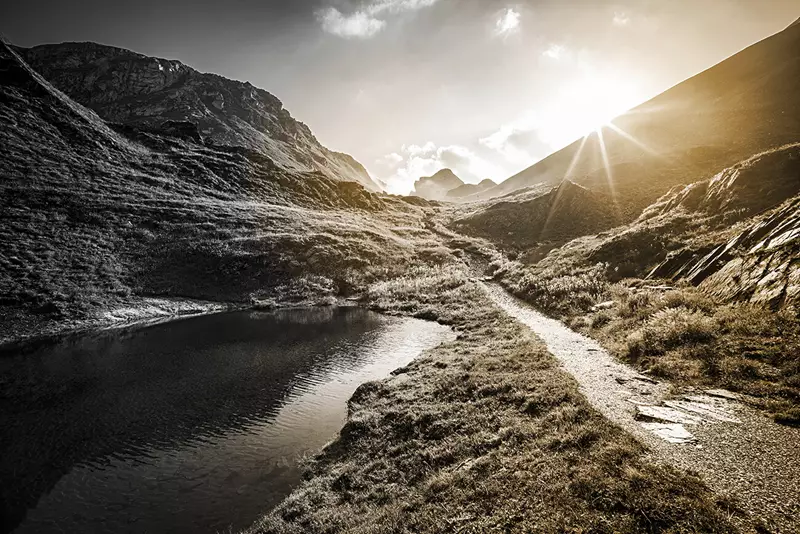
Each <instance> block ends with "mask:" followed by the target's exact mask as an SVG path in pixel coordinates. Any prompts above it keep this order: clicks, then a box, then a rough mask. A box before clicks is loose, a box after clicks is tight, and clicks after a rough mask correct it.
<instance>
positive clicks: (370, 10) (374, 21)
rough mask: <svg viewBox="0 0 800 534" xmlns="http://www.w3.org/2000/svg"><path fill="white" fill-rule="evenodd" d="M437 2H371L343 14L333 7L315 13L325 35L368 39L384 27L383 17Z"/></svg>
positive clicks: (426, 0)
mask: <svg viewBox="0 0 800 534" xmlns="http://www.w3.org/2000/svg"><path fill="white" fill-rule="evenodd" d="M437 1H438V0H373V1H372V2H369V3H367V4H366V5H364V6H362V7H361V8H360V9H358V10H356V11H354V12H352V13H350V14H347V15H346V14H344V13H342V12H341V11H339V10H338V9H337V8H335V7H327V8H323V9H320V10H319V11H317V12H316V16H317V20H318V21H319V23H320V25H321V26H322V29H323V30H324V31H326V32H327V33H330V34H333V35H336V36H338V37H343V38H345V39H351V38H357V39H369V38H370V37H373V36H374V35H376V34H377V33H378V32H380V31H381V30H382V29H383V28H384V27H386V24H387V22H386V19H385V15H393V14H398V13H402V12H405V11H415V10H417V9H422V8H424V7H430V6H432V5H433V4H435V3H436V2H437Z"/></svg>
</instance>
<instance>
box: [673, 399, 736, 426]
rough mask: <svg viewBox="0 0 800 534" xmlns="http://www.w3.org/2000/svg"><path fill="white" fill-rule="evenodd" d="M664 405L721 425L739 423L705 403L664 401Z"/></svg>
mask: <svg viewBox="0 0 800 534" xmlns="http://www.w3.org/2000/svg"><path fill="white" fill-rule="evenodd" d="M664 404H665V405H666V406H669V407H670V408H675V409H676V410H684V411H686V412H692V413H695V414H697V415H700V416H702V417H704V418H706V419H711V420H713V421H720V422H723V423H741V421H740V420H739V419H737V418H736V417H734V416H733V415H732V414H730V413H728V412H727V411H725V410H723V409H722V408H720V407H719V406H715V405H713V404H708V403H705V402H697V401H695V400H675V401H665V402H664Z"/></svg>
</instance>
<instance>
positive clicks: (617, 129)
mask: <svg viewBox="0 0 800 534" xmlns="http://www.w3.org/2000/svg"><path fill="white" fill-rule="evenodd" d="M604 126H606V127H608V128H610V129H612V130H614V132H615V133H617V134H618V135H621V136H622V137H624V138H625V139H627V140H628V141H630V142H631V143H633V144H634V145H636V146H638V147H639V148H641V149H642V150H644V151H645V152H647V153H648V154H650V155H651V156H655V157H657V158H665V156H664V155H663V154H660V153H658V152H657V151H656V150H654V149H652V148H650V147H649V146H647V145H646V144H644V143H643V142H641V141H639V140H638V139H636V138H635V137H634V136H632V135H631V134H629V133H628V132H626V131H625V130H623V129H622V128H620V127H619V126H617V125H616V124H614V123H613V122H609V123H606V124H604Z"/></svg>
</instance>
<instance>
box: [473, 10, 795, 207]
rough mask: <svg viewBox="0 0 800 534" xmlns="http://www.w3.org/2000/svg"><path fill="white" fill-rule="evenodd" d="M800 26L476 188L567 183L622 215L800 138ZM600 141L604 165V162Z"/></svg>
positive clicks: (493, 192)
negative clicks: (597, 192) (593, 192)
mask: <svg viewBox="0 0 800 534" xmlns="http://www.w3.org/2000/svg"><path fill="white" fill-rule="evenodd" d="M798 94H800V25H798V24H797V23H795V24H792V25H791V26H790V27H788V28H787V29H785V30H784V31H782V32H780V33H778V34H776V35H773V36H772V37H769V38H767V39H764V40H763V41H761V42H759V43H756V44H754V45H752V46H750V47H749V48H747V49H745V50H742V51H741V52H739V53H737V54H735V55H734V56H731V57H730V58H728V59H726V60H724V61H722V62H721V63H719V64H718V65H716V66H714V67H712V68H710V69H708V70H706V71H704V72H702V73H700V74H698V75H696V76H694V77H692V78H689V79H688V80H686V81H684V82H682V83H680V84H678V85H676V86H675V87H672V88H671V89H669V90H667V91H665V92H664V93H662V94H660V95H658V96H657V97H655V98H653V99H652V100H650V101H648V102H645V103H644V104H642V105H640V106H638V107H636V108H634V109H633V110H631V111H630V112H628V113H626V114H624V115H622V116H620V117H618V118H616V119H615V120H614V121H613V124H614V127H613V128H612V127H604V128H603V129H602V138H601V137H600V135H598V134H597V133H593V134H591V135H589V136H588V137H587V138H586V139H585V140H579V141H576V142H574V143H572V144H571V145H569V146H567V147H566V148H564V149H562V150H559V151H558V152H555V153H554V154H551V155H550V156H548V157H547V158H545V159H543V160H542V161H540V162H538V163H536V164H535V165H533V166H531V167H529V168H527V169H525V170H524V171H522V172H520V173H519V174H517V175H515V176H512V177H511V178H509V179H508V180H506V181H504V182H502V183H501V184H499V185H498V186H497V187H495V188H493V189H490V190H488V191H486V192H484V193H483V194H482V195H481V196H482V198H490V197H496V196H501V195H504V194H507V193H510V192H513V191H515V190H519V189H521V188H525V187H529V186H532V185H535V184H538V183H547V184H557V183H558V182H560V181H561V180H562V179H569V180H572V181H575V182H577V183H580V184H582V185H585V186H587V187H589V188H593V189H594V188H598V189H603V190H605V192H607V193H611V192H612V191H611V189H615V191H614V193H615V194H616V195H618V196H619V198H618V200H619V202H620V203H621V204H622V209H623V211H626V212H627V213H628V216H629V218H631V219H632V218H635V216H636V214H637V213H638V212H639V211H641V210H642V209H643V208H644V207H646V206H647V205H649V204H650V203H652V202H653V201H655V199H656V198H658V197H659V196H660V195H662V194H664V193H665V192H667V191H668V190H669V189H670V188H671V187H672V186H674V185H677V184H683V185H685V184H688V183H690V182H693V181H695V180H697V179H698V178H703V177H709V176H711V175H713V174H715V173H716V172H718V171H719V170H720V169H723V168H725V167H728V166H730V165H733V164H735V163H736V162H737V161H741V160H743V159H746V158H748V157H749V156H751V155H753V154H756V153H759V152H762V151H765V150H769V149H771V148H775V147H778V146H781V145H784V144H786V143H791V142H793V141H796V140H797V139H800V108H798V106H797V95H798ZM603 145H604V147H605V152H606V154H607V158H608V162H609V165H610V177H609V175H607V173H606V170H605V167H604V158H603V156H602V153H603Z"/></svg>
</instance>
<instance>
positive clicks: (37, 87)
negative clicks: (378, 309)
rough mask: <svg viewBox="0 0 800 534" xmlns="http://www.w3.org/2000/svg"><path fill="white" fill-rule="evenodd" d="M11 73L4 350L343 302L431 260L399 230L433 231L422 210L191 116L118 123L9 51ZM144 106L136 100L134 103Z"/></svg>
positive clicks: (0, 50) (4, 79)
mask: <svg viewBox="0 0 800 534" xmlns="http://www.w3.org/2000/svg"><path fill="white" fill-rule="evenodd" d="M71 46H72V45H70V46H68V48H70V47H71ZM90 48H91V47H90ZM98 49H99V50H103V51H105V50H107V49H106V47H99V48H98ZM49 50H52V49H49ZM56 57H60V56H56ZM70 57H71V56H70ZM40 61H43V60H42V59H41V58H40ZM83 61H84V60H83V59H82V58H77V59H74V63H71V64H72V65H73V67H71V68H75V69H78V70H80V68H79V67H80V65H83V66H84V67H83V70H82V71H81V72H83V74H82V76H84V77H85V78H81V79H87V80H88V79H89V77H90V76H91V73H92V72H96V70H95V67H94V66H92V65H93V64H85V63H83ZM141 61H146V60H144V59H142V60H141ZM60 62H61V59H59V60H58V64H59V65H61V63H60ZM40 68H42V70H44V71H47V70H48V69H47V68H43V65H41V64H40ZM131 68H132V69H133V72H134V73H138V72H141V71H140V70H139V69H140V67H139V66H132V67H131ZM176 68H177V67H176ZM64 69H66V67H64ZM64 69H61V68H59V69H55V70H56V71H57V72H63V71H64ZM165 69H166V66H165ZM156 70H158V69H156ZM0 72H2V76H0V146H2V147H3V148H2V151H3V157H2V158H0V178H1V179H0V242H2V243H3V253H2V254H0V343H2V342H3V341H8V340H11V339H19V338H21V337H24V336H29V335H40V334H45V333H49V332H57V331H62V330H64V329H65V328H67V329H69V328H77V327H79V326H81V325H91V324H107V323H112V322H115V321H119V320H122V319H124V318H126V317H127V318H131V317H134V318H135V317H137V316H148V315H149V314H153V313H159V311H158V310H159V309H167V311H169V310H172V313H174V312H175V310H180V309H182V308H181V306H183V305H184V303H186V304H187V305H189V304H191V302H195V301H197V300H202V301H214V302H225V303H238V304H249V303H251V302H252V301H253V300H254V299H255V300H258V301H261V300H264V299H266V300H275V301H280V300H281V299H284V298H289V297H287V295H288V296H290V297H291V296H292V295H299V296H302V295H305V294H308V293H309V292H311V293H315V294H316V293H319V292H322V294H327V295H328V296H334V295H338V294H344V295H346V294H348V293H349V292H351V291H354V290H355V289H354V288H358V287H360V286H361V285H362V284H363V283H366V281H368V280H369V279H370V276H375V274H374V273H377V272H381V273H385V272H393V270H395V269H400V270H402V269H406V268H408V266H409V265H410V264H411V263H414V264H416V263H418V262H422V263H425V261H426V260H425V259H424V258H423V257H422V256H425V255H426V254H428V252H429V251H427V249H426V246H425V245H424V244H422V245H420V243H419V239H417V238H415V237H413V236H412V235H406V234H405V233H403V232H404V230H402V229H403V228H406V229H412V231H413V229H418V231H419V232H422V234H424V231H423V230H422V228H423V215H424V213H425V209H427V208H425V206H416V205H412V204H410V203H407V202H405V201H404V200H403V199H402V198H400V197H392V196H388V195H383V194H376V193H373V192H371V191H368V190H366V189H365V188H364V187H363V186H362V185H360V184H358V183H356V182H353V181H344V180H341V179H335V178H332V177H331V171H330V169H328V171H327V172H322V171H321V170H314V171H300V170H297V168H295V167H293V165H289V163H291V162H288V163H287V164H286V165H285V166H284V165H278V164H277V163H276V161H275V160H273V159H272V158H271V157H269V156H268V155H267V154H266V153H265V152H264V151H262V150H258V149H254V148H252V147H248V146H231V145H227V144H223V143H208V142H205V141H203V134H202V133H201V132H202V130H201V132H198V130H197V127H196V126H195V123H190V122H186V121H180V120H178V119H180V118H181V117H182V115H178V116H175V117H172V119H173V120H171V121H167V123H166V124H158V123H157V121H153V122H148V121H146V120H143V119H142V118H141V117H139V116H138V115H136V114H133V115H130V120H131V121H130V122H125V123H119V122H107V121H106V120H104V119H103V118H102V117H101V116H99V115H98V114H97V113H96V112H95V111H93V110H91V109H88V108H86V107H84V106H83V105H81V104H80V103H78V102H76V101H75V100H73V99H72V98H70V97H69V96H68V95H66V94H65V93H63V92H62V91H60V90H58V89H57V88H55V87H54V86H53V85H52V84H51V83H50V82H49V81H47V80H46V79H45V78H44V77H43V76H42V75H41V74H39V73H38V72H37V71H35V70H34V69H32V68H31V67H30V66H29V65H28V64H27V63H26V62H25V61H24V60H23V58H22V57H20V55H19V54H18V53H17V52H16V51H15V50H14V49H13V48H11V47H9V46H7V45H6V44H5V43H2V42H0ZM103 72H107V71H103ZM109 72H110V71H109ZM113 72H117V74H109V76H111V78H112V79H117V78H118V77H121V78H122V79H130V77H127V78H126V76H125V75H124V74H123V73H121V72H120V71H116V70H115V71H113ZM65 76H66V75H65ZM187 76H188V78H192V77H194V76H197V75H196V74H193V73H192V72H189V73H188V74H187ZM202 76H204V75H202ZM202 76H201V78H202ZM219 80H221V81H220V83H228V82H226V81H224V79H221V78H220V79H219ZM86 83H88V82H86ZM98 83H99V82H98ZM119 83H120V86H121V87H128V89H126V91H132V89H130V87H132V86H130V85H126V83H127V82H126V83H122V82H119ZM176 83H178V84H183V85H182V87H184V88H185V90H181V91H178V92H177V93H175V94H176V95H177V96H176V98H177V99H178V101H183V100H182V98H183V96H181V95H184V96H185V94H186V92H188V93H189V94H190V96H189V97H187V98H189V101H190V102H195V101H194V100H193V98H194V97H193V96H191V95H192V94H196V92H195V89H192V88H191V84H189V82H186V81H184V82H176ZM236 83H238V82H236ZM62 86H64V82H63V80H62ZM241 86H242V85H237V87H241ZM149 87H150V85H149V84H145V88H144V89H143V91H145V92H146V91H149V89H148V88H149ZM170 87H173V88H174V84H173V85H170ZM73 89H74V88H73ZM171 91H172V89H169V90H167V92H171ZM112 92H113V91H112ZM101 94H102V93H101V92H98V93H97V96H95V97H92V96H91V95H90V94H89V93H86V94H85V95H84V98H97V99H100V98H101ZM257 94H260V93H257ZM163 98H165V95H164V92H163V91H162V92H160V93H158V94H155V95H154V96H153V99H154V100H153V101H154V102H157V103H159V104H158V105H159V106H160V105H162V104H163ZM112 102H116V97H115V98H113V99H112ZM121 105H122V104H119V103H118V104H113V106H112V107H113V109H117V106H121ZM142 105H143V104H142V100H140V98H139V97H132V98H131V109H134V110H138V109H141V107H140V106H142ZM98 106H100V104H98ZM184 112H185V109H184V111H182V113H184ZM120 113H122V112H120ZM198 113H199V112H198ZM225 113H226V112H225V111H223V110H218V112H215V113H214V114H213V117H212V118H210V119H209V121H211V123H213V124H216V126H213V127H212V130H213V128H220V129H224V127H226V126H225V125H227V124H234V125H236V124H237V122H238V118H237V117H238V115H236V114H235V113H238V111H236V112H235V113H234V112H232V113H234V114H232V115H231V116H225ZM267 116H268V114H266V113H265V114H264V115H263V117H267ZM279 116H282V117H283V120H284V121H285V122H286V124H292V123H291V121H290V119H289V118H288V114H284V113H283V112H281V113H279V114H278V115H275V117H279ZM127 117H128V116H127V115H124V114H122V115H120V116H115V117H114V118H115V119H117V120H127ZM159 120H160V119H159ZM215 121H216V122H215ZM200 124H201V128H205V127H204V126H202V124H205V123H203V122H202V121H200ZM243 128H245V127H244V126H243ZM245 129H247V128H245ZM232 131H233V132H234V133H235V131H234V130H232ZM212 134H213V132H212ZM231 135H233V134H231ZM212 137H213V135H212ZM298 139H299V138H298ZM303 139H304V141H303V142H304V143H311V139H312V138H311V137H309V136H305V135H304V136H303ZM281 143H283V142H281ZM273 146H274V147H284V146H285V147H289V145H284V144H275V145H273ZM299 146H300V145H297V146H295V147H294V148H297V147H299ZM308 146H311V145H310V144H308V145H307V146H305V148H307V147H308ZM305 148H304V149H305ZM297 149H298V150H299V148H297ZM287 150H288V149H287ZM293 150H294V149H293ZM320 150H321V149H320ZM320 153H321V154H322V153H323V152H320ZM287 154H289V152H287ZM287 161H288V160H287ZM397 228H400V229H401V230H397V231H396V229H397ZM398 232H400V233H398ZM414 235H417V234H414ZM425 235H427V234H425ZM422 239H423V240H424V238H422ZM428 256H430V257H431V258H433V260H435V259H436V258H435V257H434V256H431V255H430V254H428ZM428 256H425V257H428ZM433 260H432V261H433ZM373 268H374V269H373ZM291 298H294V297H291ZM154 299H155V300H154ZM187 299H191V302H190V301H188V300H187ZM201 305H202V304H197V305H195V304H191V306H195V309H196V306H201Z"/></svg>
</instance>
